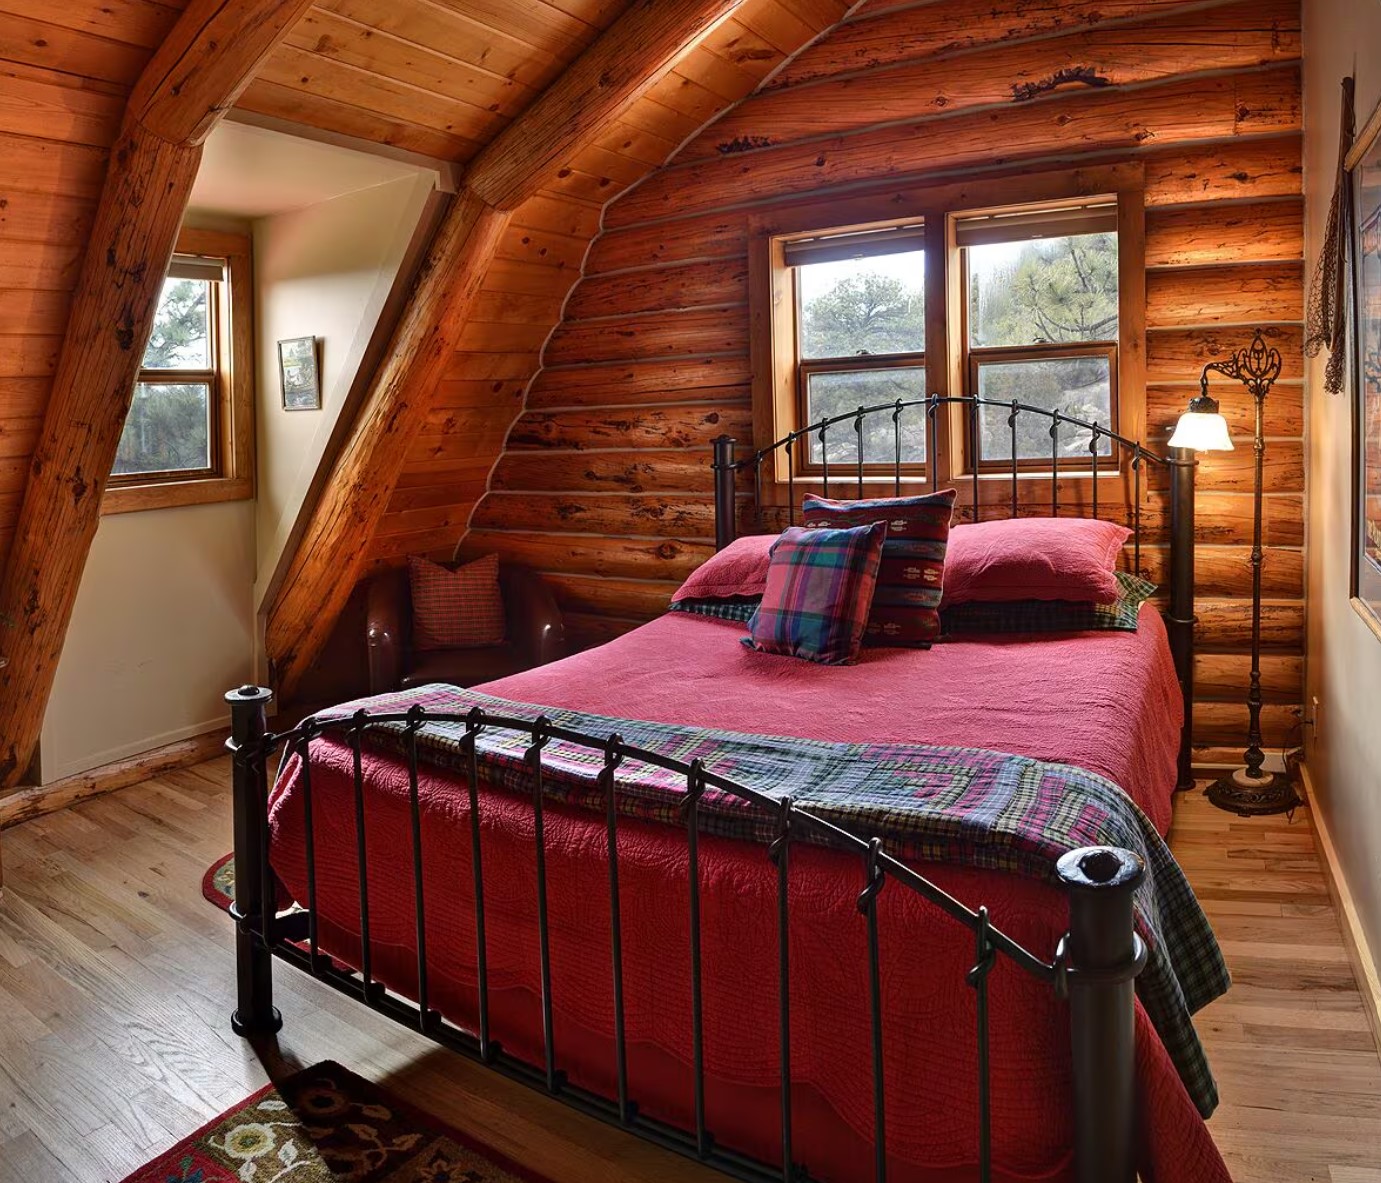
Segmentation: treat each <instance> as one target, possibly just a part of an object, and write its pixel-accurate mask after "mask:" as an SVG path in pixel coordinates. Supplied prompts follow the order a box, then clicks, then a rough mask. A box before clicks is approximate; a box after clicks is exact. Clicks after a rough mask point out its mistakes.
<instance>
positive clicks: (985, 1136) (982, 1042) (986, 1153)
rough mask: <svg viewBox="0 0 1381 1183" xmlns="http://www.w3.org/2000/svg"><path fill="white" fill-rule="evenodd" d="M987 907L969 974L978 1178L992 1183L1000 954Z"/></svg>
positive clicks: (976, 936) (981, 911)
mask: <svg viewBox="0 0 1381 1183" xmlns="http://www.w3.org/2000/svg"><path fill="white" fill-rule="evenodd" d="M988 927H989V923H988V909H987V908H979V909H978V931H977V932H975V933H974V946H975V950H974V966H973V968H972V969H971V970H969V972H968V975H967V978H966V980H967V982H968V984H969V985H970V986H971V987H973V990H974V999H975V1001H974V1008H975V1016H974V1019H975V1022H974V1026H975V1030H976V1031H977V1034H978V1177H979V1180H980V1183H991V1180H992V1177H993V1149H992V1127H993V1114H992V1080H991V1074H990V1072H989V1063H988V1060H989V1053H990V1048H989V1046H988V975H989V974H990V973H991V972H992V969H993V965H994V964H995V963H996V961H997V953H996V952H995V951H994V949H993V947H992V946H991V945H990V944H989V943H988Z"/></svg>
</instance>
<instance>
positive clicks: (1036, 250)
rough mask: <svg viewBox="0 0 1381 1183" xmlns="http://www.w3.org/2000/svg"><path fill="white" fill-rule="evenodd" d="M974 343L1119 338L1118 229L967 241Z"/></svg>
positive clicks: (985, 345) (976, 345)
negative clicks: (1019, 239) (1014, 239)
mask: <svg viewBox="0 0 1381 1183" xmlns="http://www.w3.org/2000/svg"><path fill="white" fill-rule="evenodd" d="M966 249H967V251H968V259H969V344H970V345H971V346H972V347H973V348H975V349H981V348H991V347H994V346H1001V345H1039V344H1043V343H1045V342H1074V341H1115V340H1117V235H1116V234H1075V235H1070V236H1069V237H1067V238H1042V239H1036V240H1034V241H1031V242H1003V243H992V244H989V245H983V246H971V247H968V248H966Z"/></svg>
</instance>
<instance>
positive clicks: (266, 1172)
mask: <svg viewBox="0 0 1381 1183" xmlns="http://www.w3.org/2000/svg"><path fill="white" fill-rule="evenodd" d="M275 1180H291V1183H346V1181H348V1183H551V1181H550V1180H548V1179H544V1178H543V1177H542V1176H539V1175H535V1174H532V1173H531V1172H529V1171H525V1170H523V1169H522V1168H521V1167H518V1166H516V1165H514V1164H513V1163H511V1162H509V1161H508V1160H507V1159H506V1158H504V1157H503V1156H502V1155H501V1154H499V1153H498V1152H497V1151H494V1150H490V1149H489V1148H488V1147H485V1146H483V1145H481V1144H479V1143H477V1142H475V1141H473V1140H472V1139H470V1138H467V1137H466V1136H465V1135H463V1134H459V1133H457V1132H456V1131H454V1130H451V1129H448V1128H447V1127H446V1126H444V1125H442V1124H441V1123H440V1122H439V1121H437V1120H436V1119H435V1118H433V1117H429V1116H427V1115H426V1114H423V1113H419V1112H417V1111H416V1110H414V1109H412V1108H410V1107H408V1106H406V1105H404V1104H403V1103H402V1102H400V1101H397V1100H395V1099H394V1098H393V1097H390V1096H389V1095H388V1094H387V1093H386V1092H384V1091H383V1090H382V1089H379V1088H377V1087H376V1086H374V1085H372V1084H369V1083H368V1082H367V1081H364V1080H361V1079H360V1078H359V1077H358V1076H356V1075H355V1074H354V1073H353V1072H348V1071H347V1070H346V1069H344V1068H342V1067H341V1066H340V1065H339V1064H332V1063H329V1062H328V1063H325V1064H318V1065H316V1066H315V1067H313V1068H306V1069H304V1070H303V1071H301V1072H299V1073H297V1074H296V1075H295V1076H292V1077H290V1078H289V1079H288V1080H286V1081H284V1082H283V1083H282V1084H281V1085H278V1086H277V1087H274V1086H273V1085H269V1086H268V1087H267V1088H264V1089H261V1090H260V1091H259V1092H257V1093H255V1094H254V1095H253V1096H252V1097H249V1098H248V1099H246V1100H244V1101H242V1102H241V1103H240V1104H239V1105H237V1106H235V1107H234V1108H233V1109H231V1110H229V1111H227V1112H226V1113H223V1114H221V1115H220V1117H217V1118H214V1119H213V1120H212V1121H210V1122H209V1123H208V1124H207V1125H205V1126H203V1127H202V1128H201V1129H200V1130H198V1131H197V1132H196V1133H194V1134H192V1135H191V1136H190V1137H188V1138H185V1139H183V1140H182V1141H181V1142H179V1143H178V1144H177V1145H176V1146H174V1147H173V1148H172V1149H171V1150H169V1151H168V1152H167V1153H166V1154H163V1155H161V1156H159V1157H158V1158H156V1159H155V1160H154V1161H153V1162H151V1163H149V1164H147V1165H146V1166H142V1167H140V1168H139V1169H138V1170H137V1171H135V1172H134V1173H133V1174H132V1175H129V1176H128V1177H127V1178H126V1179H125V1181H124V1183H273V1181H275Z"/></svg>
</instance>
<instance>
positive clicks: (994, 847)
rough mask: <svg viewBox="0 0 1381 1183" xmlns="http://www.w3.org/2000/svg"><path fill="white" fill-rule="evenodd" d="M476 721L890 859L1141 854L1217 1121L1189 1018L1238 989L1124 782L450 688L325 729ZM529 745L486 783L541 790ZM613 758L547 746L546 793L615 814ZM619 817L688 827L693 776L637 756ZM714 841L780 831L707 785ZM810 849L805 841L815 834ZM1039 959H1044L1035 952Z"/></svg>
mask: <svg viewBox="0 0 1381 1183" xmlns="http://www.w3.org/2000/svg"><path fill="white" fill-rule="evenodd" d="M413 705H419V706H422V707H424V708H425V709H426V710H427V711H429V712H437V713H448V714H460V715H464V714H466V713H467V712H469V711H470V710H471V709H472V708H474V707H479V708H480V709H482V710H484V711H486V712H489V713H491V714H495V715H504V716H508V717H510V718H518V719H522V720H531V721H535V720H536V719H537V718H538V717H539V716H545V717H546V718H547V719H548V720H549V722H550V723H551V724H552V725H554V726H557V727H564V728H569V729H571V730H573V731H579V732H582V733H583V734H585V735H589V736H593V737H598V738H603V737H606V736H609V735H612V734H618V735H619V736H620V737H621V738H622V740H623V742H624V743H625V744H626V745H629V746H632V747H638V748H641V749H644V750H646V751H651V752H656V753H657V754H658V755H662V756H666V757H669V758H671V759H675V760H678V761H681V762H683V763H690V762H691V761H692V760H697V759H698V760H701V761H703V763H704V767H705V769H706V771H708V772H712V773H715V774H717V775H720V776H722V777H725V778H727V779H729V780H732V781H733V782H735V783H736V784H740V785H742V786H744V787H745V788H750V789H753V790H756V791H757V792H760V793H762V794H764V795H765V796H767V797H771V798H773V799H776V800H780V799H781V798H783V797H785V796H788V795H789V796H790V797H791V798H792V800H793V802H795V804H796V805H798V806H800V807H801V808H804V809H808V810H809V811H810V812H812V813H814V814H815V815H816V816H818V817H820V818H823V819H825V820H826V821H830V822H833V823H835V824H837V825H838V826H840V827H841V828H843V829H846V830H849V831H850V832H852V833H854V834H856V835H858V836H859V837H863V838H872V837H878V838H881V839H882V840H883V843H884V845H885V848H886V849H887V851H888V852H889V853H890V854H892V855H893V856H894V857H900V858H905V859H910V860H923V861H929V862H936V863H947V864H955V865H960V866H966V867H979V868H986V869H989V870H994V871H1005V872H1009V873H1012V874H1017V875H1022V876H1026V877H1028V878H1032V879H1038V880H1042V881H1044V882H1054V881H1055V863H1056V861H1057V860H1058V859H1059V858H1060V856H1061V855H1063V854H1065V853H1067V852H1068V851H1070V850H1075V849H1077V848H1079V847H1081V846H1120V847H1123V848H1125V849H1127V850H1131V851H1133V852H1134V853H1136V854H1138V855H1140V856H1141V858H1142V859H1143V860H1144V862H1145V864H1146V872H1147V873H1146V877H1145V880H1144V881H1143V883H1142V885H1141V886H1140V887H1139V888H1138V889H1137V893H1136V919H1137V925H1138V930H1139V931H1140V933H1141V936H1142V939H1143V940H1145V941H1146V943H1147V946H1148V948H1149V951H1150V957H1149V960H1148V962H1147V965H1146V968H1145V969H1144V970H1143V971H1142V974H1141V976H1140V977H1139V978H1138V979H1137V984H1136V985H1137V994H1138V996H1139V997H1140V998H1141V1002H1142V1005H1143V1006H1144V1007H1145V1009H1146V1013H1147V1015H1148V1016H1149V1018H1150V1019H1151V1022H1152V1023H1153V1024H1154V1025H1155V1028H1156V1030H1157V1032H1158V1033H1159V1034H1160V1037H1161V1040H1162V1041H1163V1043H1164V1044H1165V1048H1166V1050H1167V1051H1168V1052H1169V1054H1170V1057H1171V1059H1172V1060H1173V1062H1174V1064H1175V1066H1176V1068H1177V1069H1178V1071H1179V1074H1180V1077H1181V1079H1182V1080H1183V1081H1184V1083H1185V1086H1186V1088H1187V1089H1188V1090H1189V1095H1190V1096H1191V1097H1192V1098H1193V1100H1194V1103H1195V1104H1196V1105H1197V1106H1198V1109H1199V1111H1200V1113H1202V1114H1203V1115H1204V1116H1205V1117H1208V1116H1209V1115H1210V1114H1211V1113H1212V1112H1213V1110H1214V1108H1215V1107H1216V1106H1217V1104H1218V1091H1217V1087H1216V1085H1215V1084H1214V1081H1213V1075H1212V1073H1211V1072H1210V1070H1209V1067H1208V1061H1207V1059H1206V1058H1205V1055H1204V1051H1203V1047H1202V1046H1201V1045H1200V1043H1199V1038H1198V1035H1197V1033H1196V1032H1195V1030H1194V1025H1193V1022H1192V1021H1191V1019H1190V1016H1191V1015H1192V1014H1193V1013H1194V1012H1195V1011H1197V1010H1199V1008H1200V1007H1203V1006H1205V1005H1207V1004H1208V1003H1209V1002H1211V1001H1213V999H1215V998H1217V997H1218V996H1219V995H1221V994H1222V993H1223V992H1224V991H1225V990H1226V989H1227V988H1228V972H1227V967H1226V965H1225V964H1224V962H1223V957H1222V953H1221V952H1220V950H1219V948H1218V942H1217V940H1216V939H1215V938H1214V935H1213V931H1212V929H1211V928H1210V927H1209V924H1208V919H1207V918H1206V917H1205V916H1204V913H1203V910H1202V909H1201V908H1200V906H1199V902H1198V900H1197V899H1195V897H1194V893H1193V891H1192V890H1191V889H1190V887H1189V884H1188V882H1187V881H1186V880H1185V877H1184V873H1183V871H1181V870H1180V867H1179V864H1178V863H1176V862H1175V860H1174V858H1173V857H1172V856H1171V854H1170V851H1169V849H1168V848H1167V847H1166V845H1165V843H1164V842H1163V841H1162V840H1161V837H1160V835H1159V834H1157V833H1156V830H1155V827H1154V826H1153V825H1152V824H1151V822H1150V820H1149V819H1148V818H1147V817H1146V815H1145V814H1143V813H1142V812H1141V810H1140V809H1138V808H1137V806H1136V805H1135V803H1134V802H1133V801H1132V800H1131V799H1130V798H1129V797H1128V796H1127V795H1126V794H1125V793H1124V792H1123V791H1122V790H1121V789H1119V788H1118V787H1117V786H1116V785H1115V784H1113V783H1112V781H1110V780H1108V779H1106V778H1105V777H1101V776H1098V775H1096V774H1095V773H1092V772H1086V771H1084V770H1083V769H1080V768H1072V767H1069V766H1066V765H1061V764H1048V763H1045V762H1043V761H1040V760H1033V759H1029V758H1027V757H1024V756H1013V755H1007V754H1004V753H1001V752H989V751H984V750H981V749H977V748H948V747H937V746H931V745H922V744H898V743H828V742H824V741H821V740H807V739H788V738H775V737H770V736H762V735H746V734H741V733H738V732H730V731H711V730H706V729H702V728H692V727H678V726H672V725H669V724H664V723H648V722H640V721H637V720H633V719H617V718H611V717H608V716H605V715H593V714H585V713H583V712H580V711H567V710H557V709H554V708H550V707H542V706H536V705H532V704H529V703H518V702H511V701H509V700H507V699H502V698H496V697H494V696H492V695H488V694H482V693H480V692H478V691H474V690H460V689H457V688H456V687H453V686H442V685H433V686H424V687H421V688H419V689H416V690H407V691H400V692H398V693H396V694H384V695H379V696H377V697H375V698H367V699H361V700H358V701H356V702H351V703H346V704H343V705H342V706H339V707H335V708H333V709H332V710H330V711H329V712H324V713H322V714H320V715H318V716H317V718H318V719H325V718H333V719H339V718H342V717H348V716H349V715H351V714H353V713H354V712H355V711H356V710H357V709H359V708H361V707H364V708H366V709H368V710H369V711H371V712H372V713H389V712H403V711H406V710H407V709H408V708H409V707H411V706H413ZM405 731H406V727H405V725H404V724H401V723H398V724H377V725H374V726H372V727H370V728H369V729H368V732H367V735H368V738H369V739H370V740H371V741H372V742H374V743H376V744H379V745H380V746H383V747H386V748H389V749H393V750H398V751H401V750H403V748H404V742H403V736H404V734H405ZM465 733H466V727H465V724H463V723H441V722H428V723H424V724H423V725H422V727H421V728H420V729H419V731H418V736H417V749H418V757H419V759H421V760H424V761H425V762H427V763H429V764H432V765H435V766H439V767H442V768H448V769H454V770H457V771H460V772H465V771H467V768H468V761H467V759H466V757H465V756H464V749H463V745H462V740H463V738H464V736H465ZM531 742H532V737H531V736H530V735H525V734H523V733H521V732H514V731H498V730H493V729H483V730H481V732H480V734H479V737H478V740H477V749H478V752H479V756H480V767H481V769H482V771H483V774H484V776H485V778H486V780H487V781H489V782H490V783H491V784H495V785H497V786H499V787H501V788H504V789H507V790H509V791H512V792H520V793H524V794H527V793H530V792H531V790H532V779H531V772H530V770H529V767H528V765H527V763H526V761H525V760H524V753H525V752H526V750H527V748H528V747H529V746H530V745H531ZM603 766H604V757H603V753H602V752H600V751H599V750H596V749H589V748H583V747H578V746H576V745H574V744H570V743H564V742H562V741H560V740H551V741H550V742H549V743H548V744H547V746H546V747H545V748H544V749H543V752H542V770H543V790H544V792H545V794H546V795H547V796H548V797H549V798H551V799H553V800H558V801H562V802H564V803H566V804H569V805H574V806H579V807H582V808H589V809H592V810H595V811H598V812H600V813H603V811H604V810H605V807H606V802H605V799H604V797H603V794H602V792H601V791H600V789H599V787H598V784H597V777H598V775H599V773H600V771H601V770H602V768H603ZM616 786H617V794H616V807H617V808H618V810H619V812H620V813H622V814H625V815H627V816H630V817H637V818H642V819H645V820H652V821H663V822H669V823H677V824H680V823H681V822H682V814H681V802H682V799H683V797H684V794H685V791H686V778H685V777H684V776H679V775H676V774H674V773H671V772H668V771H667V770H665V769H661V768H658V767H655V766H653V765H649V764H644V763H641V762H639V761H635V760H631V759H629V760H625V761H624V762H623V763H622V764H621V765H620V766H619V769H618V772H617V774H616ZM700 819H701V826H702V828H703V830H704V831H705V832H708V833H714V834H720V835H724V836H726V837H731V838H744V839H749V840H753V841H758V842H766V841H770V840H771V839H772V838H773V837H774V836H775V833H776V828H775V827H776V823H775V819H774V818H773V817H771V816H770V815H769V814H767V813H766V812H765V811H764V810H762V809H759V808H756V807H754V806H752V805H751V804H749V803H747V802H744V801H743V800H741V799H740V798H738V797H735V796H733V795H731V794H728V793H723V792H719V791H717V790H715V789H713V788H710V789H707V790H706V791H705V794H704V796H703V797H702V798H701V802H700ZM804 833H805V837H804V838H803V840H806V841H809V840H810V837H809V831H805V832H804ZM1033 952H1037V953H1040V951H1039V950H1033Z"/></svg>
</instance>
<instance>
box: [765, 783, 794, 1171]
mask: <svg viewBox="0 0 1381 1183" xmlns="http://www.w3.org/2000/svg"><path fill="white" fill-rule="evenodd" d="M791 810H792V802H791V798H790V797H789V796H786V797H783V798H782V802H781V807H780V809H779V811H778V814H777V836H776V838H774V839H773V841H772V844H771V845H770V846H768V848H767V857H768V858H769V859H771V860H772V862H773V863H774V864H775V865H776V867H777V1012H778V1017H777V1023H778V1041H779V1042H780V1044H781V1064H782V1178H783V1180H784V1181H785V1183H792V1180H793V1179H794V1178H795V1171H796V1168H795V1157H794V1155H793V1153H792V1139H791V915H790V905H789V903H788V899H787V887H788V879H787V864H788V860H789V857H790V847H791Z"/></svg>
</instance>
